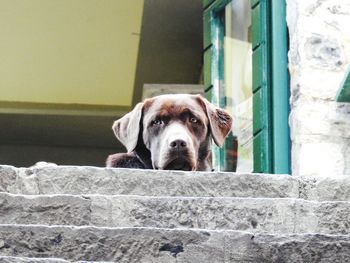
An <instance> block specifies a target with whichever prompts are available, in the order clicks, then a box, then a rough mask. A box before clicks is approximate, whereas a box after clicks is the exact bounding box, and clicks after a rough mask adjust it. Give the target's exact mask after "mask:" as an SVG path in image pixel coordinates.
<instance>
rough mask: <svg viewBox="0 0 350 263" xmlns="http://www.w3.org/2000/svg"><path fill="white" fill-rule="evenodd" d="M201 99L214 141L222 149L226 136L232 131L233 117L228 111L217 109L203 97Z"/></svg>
mask: <svg viewBox="0 0 350 263" xmlns="http://www.w3.org/2000/svg"><path fill="white" fill-rule="evenodd" d="M200 99H201V100H202V102H204V105H205V109H206V113H207V117H208V120H209V126H210V130H211V134H212V137H213V140H214V142H215V144H216V145H217V146H219V147H221V146H222V145H223V144H224V142H225V138H226V136H227V135H228V134H229V132H230V131H231V128H232V117H231V116H230V115H229V114H228V113H227V112H226V111H224V110H222V109H220V108H218V107H215V106H214V105H213V104H212V103H210V102H209V101H208V100H207V99H205V98H203V97H202V96H200Z"/></svg>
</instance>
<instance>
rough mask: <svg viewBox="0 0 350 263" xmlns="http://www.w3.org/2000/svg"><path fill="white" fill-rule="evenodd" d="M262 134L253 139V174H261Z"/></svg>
mask: <svg viewBox="0 0 350 263" xmlns="http://www.w3.org/2000/svg"><path fill="white" fill-rule="evenodd" d="M262 144H263V133H262V132H260V133H258V134H257V135H255V136H254V138H253V151H254V160H253V166H254V172H255V173H263V172H264V169H263V163H264V152H263V146H262Z"/></svg>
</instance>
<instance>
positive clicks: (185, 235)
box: [0, 225, 350, 263]
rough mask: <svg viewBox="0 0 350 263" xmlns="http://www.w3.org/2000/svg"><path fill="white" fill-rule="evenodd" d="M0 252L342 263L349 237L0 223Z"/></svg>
mask: <svg viewBox="0 0 350 263" xmlns="http://www.w3.org/2000/svg"><path fill="white" fill-rule="evenodd" d="M0 238H1V240H0V242H1V243H2V246H1V248H0V254H1V255H2V256H14V255H16V256H19V257H35V258H37V257H57V258H62V259H66V260H72V261H79V260H86V261H114V262H120V263H122V262H128V263H132V262H155V263H161V262H162V263H164V262H169V263H175V262H177V263H185V262H191V263H197V262H198V263H199V262H208V263H218V262H220V263H221V262H227V263H229V262H232V263H233V262H334V263H337V262H346V261H347V260H348V257H349V254H350V236H348V235H346V236H335V235H319V234H304V235H264V234H258V235H254V234H252V233H249V232H240V231H208V230H196V231H194V230H169V229H156V228H96V227H58V226H55V227H45V226H24V225H16V226H13V225H0Z"/></svg>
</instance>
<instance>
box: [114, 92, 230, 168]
mask: <svg viewBox="0 0 350 263" xmlns="http://www.w3.org/2000/svg"><path fill="white" fill-rule="evenodd" d="M231 124H232V119H231V117H230V116H229V115H228V114H227V113H226V112H224V111H223V110H221V109H219V108H216V107H215V106H213V105H212V104H211V103H209V102H208V101H207V100H205V99H204V98H202V97H201V96H199V95H185V94H178V95H161V96H157V97H154V98H151V99H147V100H145V101H144V102H143V103H139V104H138V105H136V107H135V108H134V110H133V111H132V112H130V113H128V114H127V115H125V116H124V117H123V118H121V119H120V120H118V121H116V122H115V123H114V125H113V130H114V132H115V134H116V137H117V138H118V139H119V140H120V141H121V142H122V143H123V144H124V145H125V146H126V147H127V149H128V151H129V152H131V151H134V150H135V149H136V148H137V145H138V144H143V145H144V146H145V148H146V149H147V150H148V151H149V152H150V155H151V164H152V167H153V169H162V170H198V167H199V166H200V162H203V161H206V159H207V158H208V155H209V152H210V139H211V137H212V138H213V139H214V141H215V143H216V144H217V145H219V146H221V145H222V144H223V142H224V139H225V137H226V136H227V134H228V133H229V132H230V130H231Z"/></svg>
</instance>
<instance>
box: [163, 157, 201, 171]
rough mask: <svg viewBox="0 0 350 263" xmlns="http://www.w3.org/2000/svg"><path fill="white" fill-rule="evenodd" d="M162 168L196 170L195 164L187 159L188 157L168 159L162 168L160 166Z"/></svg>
mask: <svg viewBox="0 0 350 263" xmlns="http://www.w3.org/2000/svg"><path fill="white" fill-rule="evenodd" d="M160 169H161V170H181V171H194V170H195V166H194V164H193V163H192V162H191V161H190V160H188V159H186V158H182V157H179V158H176V159H173V160H171V161H168V162H166V163H165V165H163V167H162V168H160Z"/></svg>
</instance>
